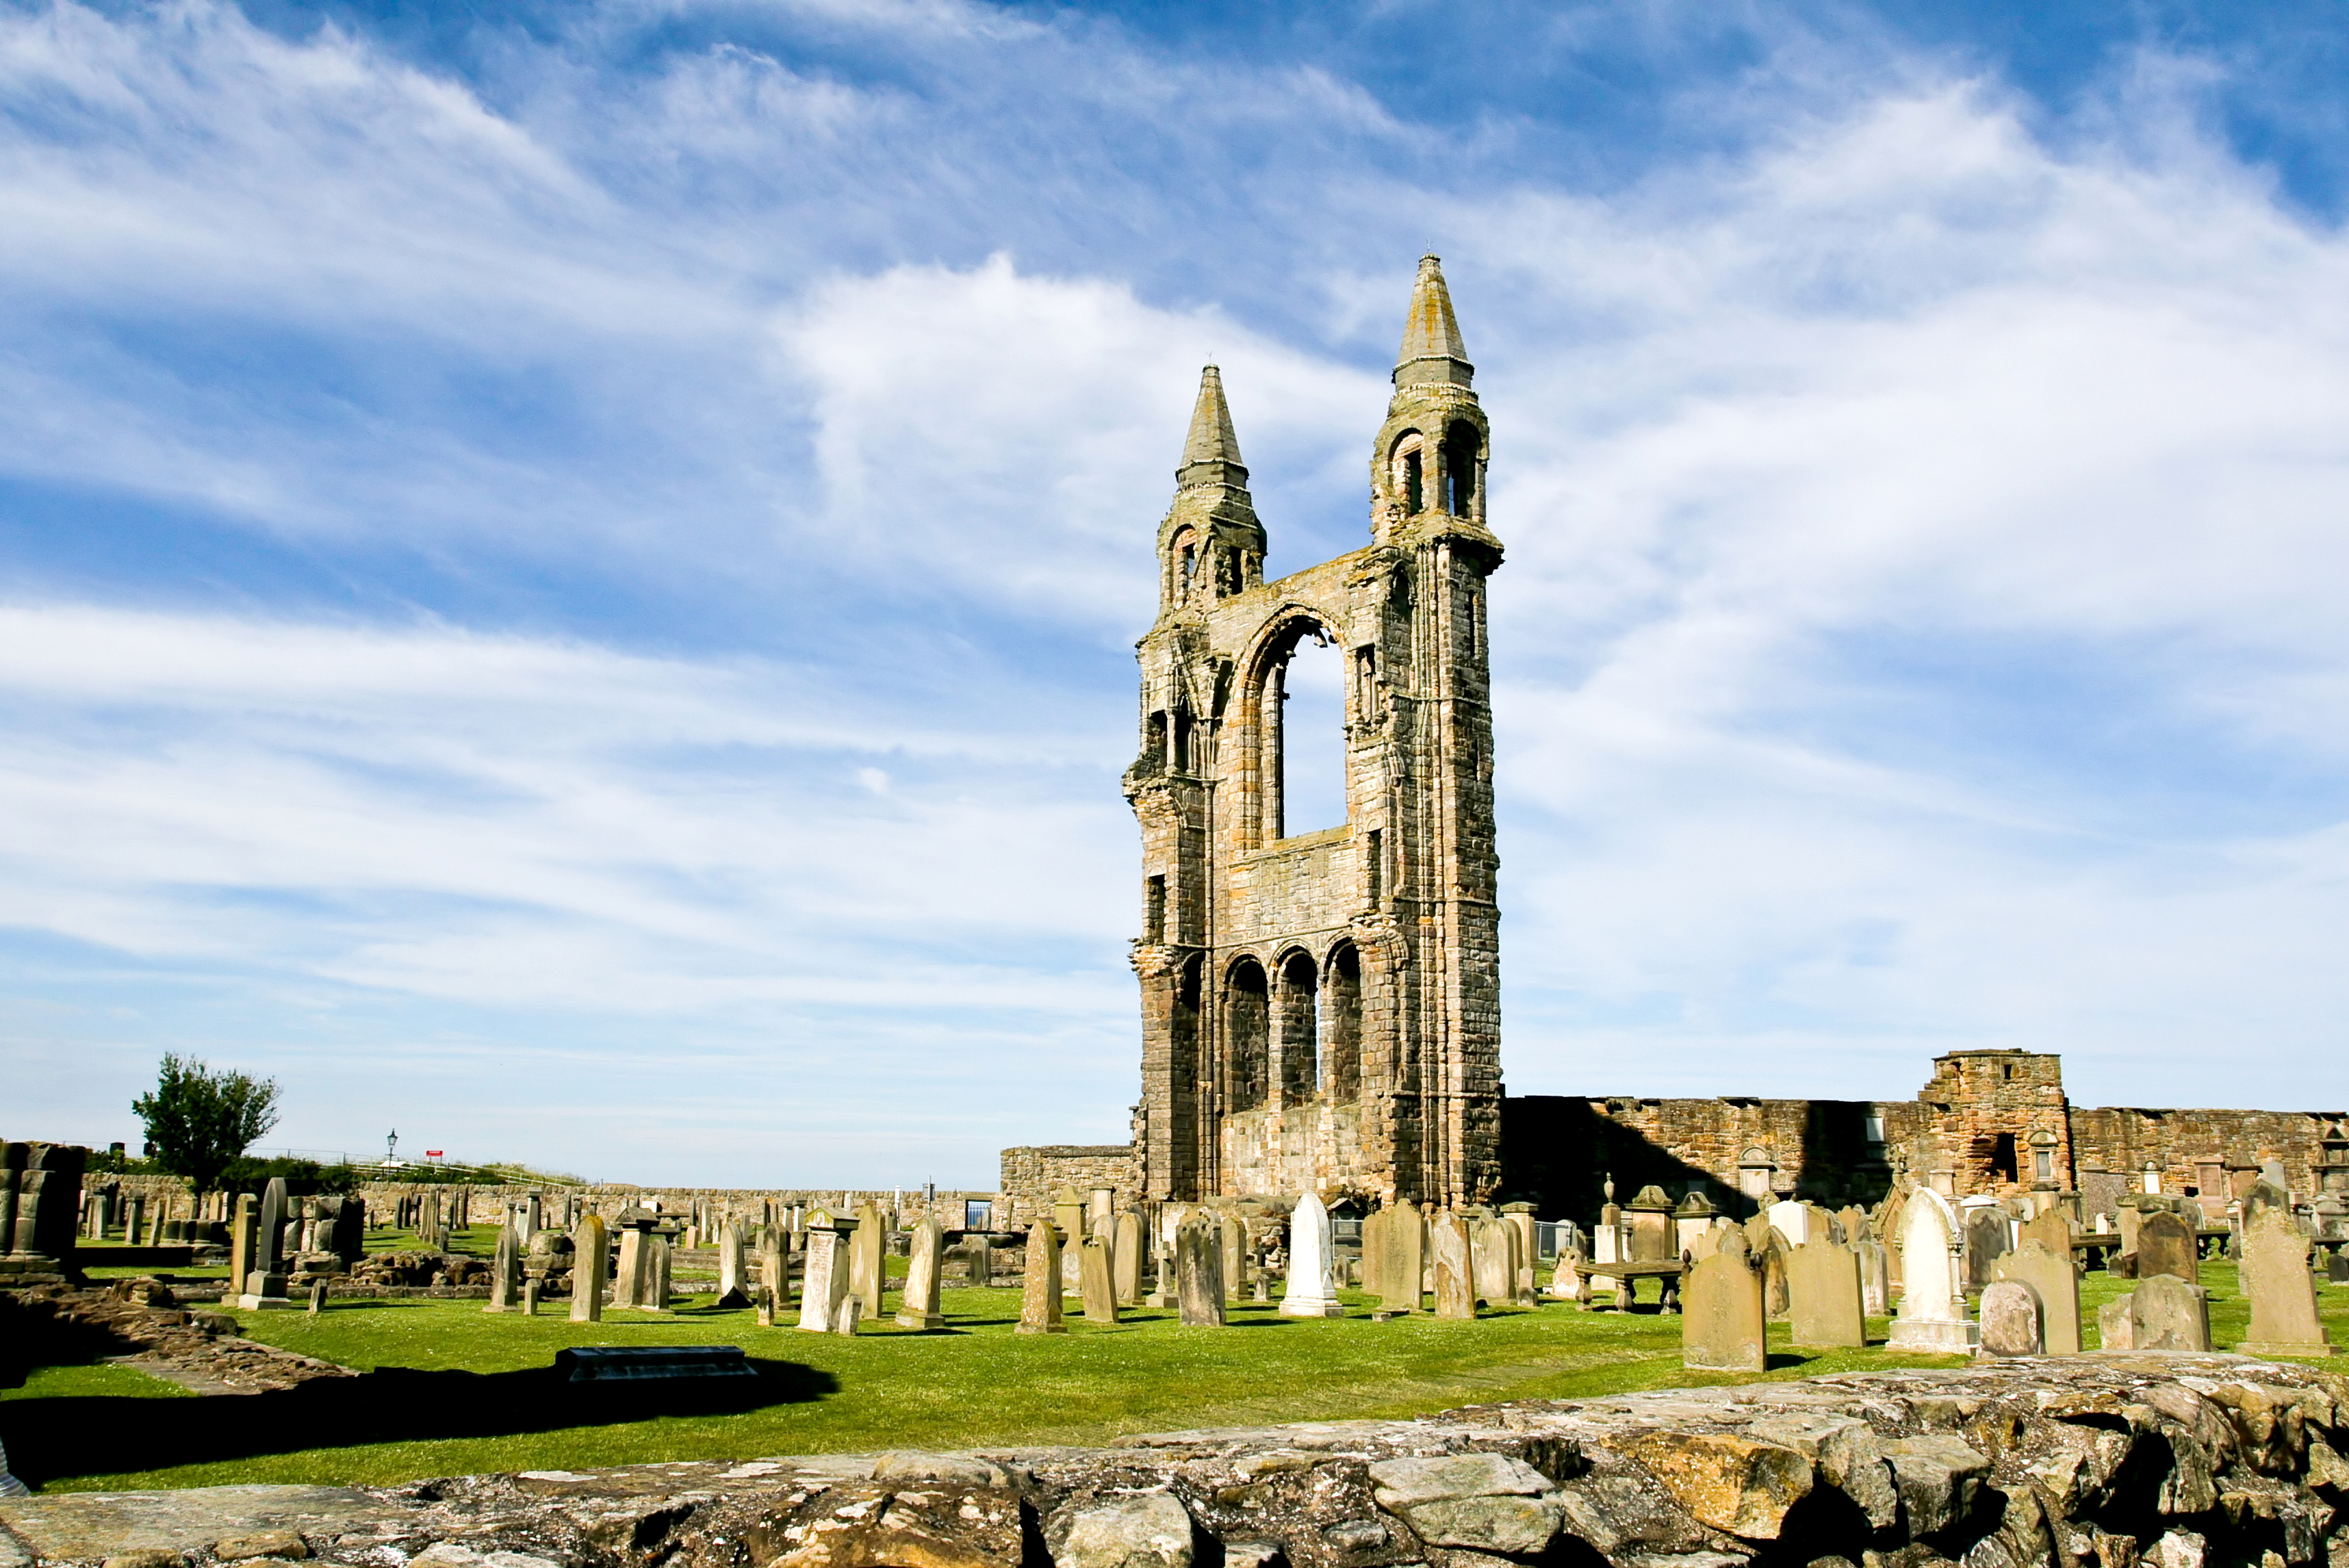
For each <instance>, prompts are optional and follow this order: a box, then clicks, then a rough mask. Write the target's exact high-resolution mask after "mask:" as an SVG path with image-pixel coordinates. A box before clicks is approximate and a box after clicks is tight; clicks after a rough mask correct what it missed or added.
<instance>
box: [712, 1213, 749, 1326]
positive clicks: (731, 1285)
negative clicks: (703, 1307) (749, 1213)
mask: <svg viewBox="0 0 2349 1568" xmlns="http://www.w3.org/2000/svg"><path fill="white" fill-rule="evenodd" d="M749 1283H750V1282H749V1279H748V1277H747V1275H746V1274H745V1273H744V1271H743V1267H742V1222H741V1221H740V1220H724V1221H721V1222H719V1226H718V1305H719V1306H724V1307H742V1306H748V1305H750V1291H749V1290H747V1289H746V1288H745V1286H746V1285H748V1284H749Z"/></svg>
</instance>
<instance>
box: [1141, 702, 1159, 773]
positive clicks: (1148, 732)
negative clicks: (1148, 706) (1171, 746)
mask: <svg viewBox="0 0 2349 1568" xmlns="http://www.w3.org/2000/svg"><path fill="white" fill-rule="evenodd" d="M1165 766H1166V710H1165V709H1164V708H1161V709H1159V710H1158V711H1157V712H1156V713H1154V714H1152V715H1151V716H1150V717H1149V718H1148V719H1147V720H1146V721H1144V723H1143V727H1142V767H1141V768H1140V769H1138V771H1140V772H1143V773H1145V774H1148V773H1156V772H1158V771H1160V770H1161V769H1164V767H1165Z"/></svg>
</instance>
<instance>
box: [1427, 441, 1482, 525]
mask: <svg viewBox="0 0 2349 1568" xmlns="http://www.w3.org/2000/svg"><path fill="white" fill-rule="evenodd" d="M1483 445H1484V443H1483V441H1482V440H1481V438H1479V437H1478V436H1477V434H1476V427H1475V426H1474V425H1472V424H1470V423H1468V421H1466V420H1465V419H1462V420H1459V421H1457V422H1455V423H1454V425H1453V427H1452V428H1451V429H1449V430H1447V431H1445V432H1444V511H1448V512H1450V513H1451V514H1452V515H1453V516H1454V517H1466V516H1468V515H1469V514H1470V513H1471V512H1472V511H1475V502H1476V458H1477V453H1478V450H1479V449H1480V448H1481V447H1482V446H1483ZM1412 510H1413V511H1418V510H1419V509H1418V508H1416V507H1413V509H1412Z"/></svg>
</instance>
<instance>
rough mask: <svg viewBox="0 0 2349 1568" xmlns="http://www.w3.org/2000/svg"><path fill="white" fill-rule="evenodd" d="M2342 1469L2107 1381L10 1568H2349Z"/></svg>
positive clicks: (2231, 1422)
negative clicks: (309, 1563)
mask: <svg viewBox="0 0 2349 1568" xmlns="http://www.w3.org/2000/svg"><path fill="white" fill-rule="evenodd" d="M2344 1451H2349V1378H2344V1377H2340V1376H2338V1375H2335V1374H2332V1373H2327V1372H2321V1371H2316V1370H2313V1369H2310V1368H2307V1367H2297V1366H2291V1365H2278V1364H2274V1363H2266V1362H2260V1361H2255V1360H2251V1359H2249V1358H2246V1357H2232V1356H2158V1357H2156V1356H2129V1355H2110V1356H2089V1357H2065V1358H2063V1359H2060V1360H2054V1359H2041V1360H2021V1361H2011V1362H2003V1363H1998V1364H1994V1365H1988V1366H1982V1367H1968V1368H1961V1369H1955V1370H1950V1371H1908V1372H1881V1373H1867V1374H1851V1375H1847V1376H1841V1377H1822V1378H1816V1379H1812V1380H1809V1381H1806V1382H1795V1383H1767V1384H1754V1385H1747V1386H1744V1387H1719V1388H1703V1389H1676V1390H1668V1391H1664V1392H1659V1393H1650V1394H1631V1395H1621V1396H1612V1397H1609V1398H1595V1399H1581V1400H1554V1401H1553V1400H1534V1401H1524V1402H1518V1403H1513V1404H1505V1405H1493V1406H1483V1407H1476V1408H1468V1409H1461V1410H1454V1411H1450V1412H1447V1413H1445V1414H1443V1415H1440V1416H1433V1417H1428V1418H1421V1419H1416V1420H1404V1421H1347V1422H1319V1423H1308V1424H1303V1425H1298V1426H1288V1427H1277V1428H1263V1429H1232V1430H1211V1431H1190V1432H1172V1433H1162V1434H1156V1435H1153V1436H1147V1437H1138V1438H1130V1439H1124V1440H1123V1441H1122V1442H1121V1443H1120V1444H1119V1445H1117V1446H1116V1447H1113V1448H1109V1449H1031V1450H1000V1451H997V1450H988V1451H984V1452H978V1453H970V1454H912V1453H895V1454H883V1455H879V1456H874V1455H831V1456H823V1457H816V1458H805V1459H770V1460H751V1461H748V1462H740V1463H733V1462H724V1463H717V1462H713V1463H690V1464H670V1465H646V1466H632V1467H627V1468H624V1469H615V1470H592V1471H579V1472H572V1471H560V1470H551V1471H530V1472H524V1473H523V1474H519V1475H499V1476H472V1477H464V1478H460V1479H456V1480H439V1481H430V1482H424V1483H420V1484H417V1485H413V1486H409V1487H403V1488H396V1489H360V1488H350V1489H340V1488H316V1487H225V1488H212V1489H200V1490H195V1491H179V1492H149V1493H110V1494H71V1493H67V1494H57V1495H52V1496H46V1497H38V1498H29V1499H22V1500H16V1501H7V1502H0V1568H22V1565H25V1564H29V1563H35V1562H40V1563H70V1562H78V1561H84V1560H93V1559H105V1558H113V1559H116V1560H117V1563H116V1568H171V1565H172V1564H173V1563H191V1564H193V1565H195V1568H203V1565H206V1564H210V1563H216V1562H222V1561H230V1560H235V1559H238V1558H240V1557H247V1556H258V1555H277V1556H299V1555H306V1556H309V1557H311V1558H314V1559H316V1560H321V1561H326V1562H333V1563H348V1564H352V1565H353V1568H361V1565H367V1568H400V1565H402V1564H409V1565H415V1568H551V1565H561V1568H656V1565H671V1564H673V1565H676V1568H877V1565H880V1564H897V1565H905V1568H1014V1565H1026V1568H1043V1565H1045V1564H1048V1563H1049V1564H1053V1565H1056V1568H1191V1565H1193V1564H1197V1565H1198V1568H1216V1565H1217V1564H1218V1563H1220V1564H1222V1565H1223V1568H1274V1565H1275V1564H1278V1563H1287V1564H1289V1565H1291V1568H1402V1565H1405V1564H1419V1563H1424V1564H1428V1565H1430V1568H1501V1565H1502V1564H1503V1563H1553V1564H1566V1563H1573V1564H1578V1565H1580V1568H1596V1564H1597V1563H1598V1562H1599V1560H1600V1559H1604V1560H1605V1562H1606V1563H1609V1564H1613V1565H1614V1568H1739V1565H1741V1564H1746V1563H1754V1564H1775V1563H1801V1564H1807V1565H1810V1568H1932V1565H1933V1564H1936V1563H1942V1562H1951V1563H1962V1564H1964V1565H1965V1568H2139V1565H2140V1564H2149V1565H2152V1568H2223V1565H2232V1564H2243V1565H2246V1568H2250V1565H2258V1568H2297V1565H2300V1564H2316V1565H2318V1568H2349V1516H2344V1514H2343V1513H2342V1511H2341V1506H2342V1503H2343V1501H2344V1489H2349V1460H2344V1457H2343V1455H2344ZM264 1546H265V1550H264V1549H262V1548H264Z"/></svg>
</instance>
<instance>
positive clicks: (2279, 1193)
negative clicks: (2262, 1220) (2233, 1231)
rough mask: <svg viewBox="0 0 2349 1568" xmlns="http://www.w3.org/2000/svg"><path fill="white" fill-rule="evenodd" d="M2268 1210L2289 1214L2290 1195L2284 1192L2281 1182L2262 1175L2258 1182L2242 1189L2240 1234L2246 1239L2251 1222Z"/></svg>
mask: <svg viewBox="0 0 2349 1568" xmlns="http://www.w3.org/2000/svg"><path fill="white" fill-rule="evenodd" d="M2269 1209H2281V1210H2282V1211H2283V1212H2284V1213H2286V1214H2290V1213H2291V1212H2292V1194H2291V1193H2290V1192H2288V1191H2284V1186H2283V1183H2282V1182H2281V1181H2274V1180H2272V1179H2271V1178H2270V1177H2268V1176H2265V1175H2262V1176H2261V1178H2260V1179H2259V1180H2258V1181H2254V1182H2252V1183H2251V1185H2250V1186H2249V1187H2246V1188H2245V1189H2243V1204H2242V1233H2243V1235H2244V1236H2245V1237H2247V1238H2248V1237H2249V1236H2250V1235H2251V1222H2253V1221H2254V1220H2257V1219H2258V1218H2259V1216H2260V1214H2261V1212H2263V1211H2265V1210H2269Z"/></svg>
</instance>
